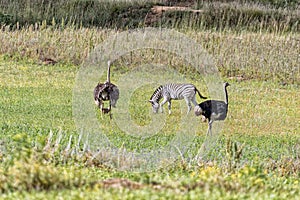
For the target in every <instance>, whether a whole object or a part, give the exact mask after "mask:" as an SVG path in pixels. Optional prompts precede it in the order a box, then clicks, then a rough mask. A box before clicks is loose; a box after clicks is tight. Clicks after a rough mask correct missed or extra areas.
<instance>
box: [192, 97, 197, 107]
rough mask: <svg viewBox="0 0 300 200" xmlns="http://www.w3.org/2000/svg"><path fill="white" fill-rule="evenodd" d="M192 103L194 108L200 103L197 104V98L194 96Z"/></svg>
mask: <svg viewBox="0 0 300 200" xmlns="http://www.w3.org/2000/svg"><path fill="white" fill-rule="evenodd" d="M192 103H193V104H194V106H198V103H197V101H196V96H194V97H193V98H192Z"/></svg>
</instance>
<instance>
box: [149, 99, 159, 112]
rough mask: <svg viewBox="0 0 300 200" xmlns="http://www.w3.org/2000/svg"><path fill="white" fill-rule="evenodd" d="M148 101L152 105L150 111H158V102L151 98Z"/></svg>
mask: <svg viewBox="0 0 300 200" xmlns="http://www.w3.org/2000/svg"><path fill="white" fill-rule="evenodd" d="M149 102H150V103H151V105H152V111H153V112H154V113H157V112H158V109H159V103H158V102H156V101H154V100H152V99H150V100H149Z"/></svg>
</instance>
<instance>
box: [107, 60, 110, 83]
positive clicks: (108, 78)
mask: <svg viewBox="0 0 300 200" xmlns="http://www.w3.org/2000/svg"><path fill="white" fill-rule="evenodd" d="M107 82H109V83H110V61H108V69H107Z"/></svg>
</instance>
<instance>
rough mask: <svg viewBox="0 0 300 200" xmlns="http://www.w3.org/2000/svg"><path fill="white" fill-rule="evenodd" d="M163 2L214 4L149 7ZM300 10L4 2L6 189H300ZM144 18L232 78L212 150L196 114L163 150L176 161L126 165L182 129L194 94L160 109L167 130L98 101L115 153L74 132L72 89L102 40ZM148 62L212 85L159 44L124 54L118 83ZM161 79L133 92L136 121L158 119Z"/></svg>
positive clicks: (127, 195)
mask: <svg viewBox="0 0 300 200" xmlns="http://www.w3.org/2000/svg"><path fill="white" fill-rule="evenodd" d="M155 5H166V6H186V5H188V6H190V8H192V9H200V10H204V11H205V12H203V13H194V12H190V11H166V12H163V13H159V12H154V11H151V9H153V6H155ZM299 18H300V14H299V2H298V1H296V0H291V1H286V0H259V1H258V0H243V1H242V0H241V1H238V0H236V1H233V0H222V1H212V0H211V1H183V0H182V1H181V0H177V1H134V2H133V1H132V2H126V3H125V2H114V1H96V0H87V1H85V0H72V1H62V0H57V1H54V0H43V1H37V0H35V1H34V0H16V1H12V0H0V23H1V34H0V97H1V98H0V111H1V112H0V194H1V197H0V198H4V199H21V198H23V199H24V198H26V199H33V198H34V199H46V198H48V199H54V198H57V199H297V198H298V197H299V195H300V187H299V186H300V182H299V178H300V167H299V166H300V165H299V164H300V136H299V133H300V124H299V123H298V122H299V121H300V110H299V109H298V108H299V107H300V89H299V87H300V66H299V63H300V57H299V49H300V41H299V38H300V34H299ZM145 26H154V27H168V28H175V29H176V30H178V31H179V32H181V33H184V34H186V35H187V36H188V37H190V38H191V39H192V40H195V41H197V42H199V43H200V44H201V45H202V46H203V47H204V48H205V49H206V50H207V51H208V53H209V54H210V55H212V57H213V58H214V61H215V65H216V66H217V68H218V69H219V71H220V74H221V77H222V79H223V80H225V81H228V82H230V83H231V86H230V87H229V88H228V92H229V102H230V104H229V114H228V117H227V119H226V121H225V123H224V126H223V129H222V131H221V132H220V134H219V135H218V137H213V138H212V139H213V140H215V141H216V143H214V145H212V149H210V151H208V152H206V154H204V156H203V157H200V158H199V157H198V150H199V149H200V148H201V147H202V144H203V141H204V139H205V133H206V128H207V123H201V119H200V118H196V117H194V116H193V114H191V124H197V125H196V130H197V133H196V134H195V135H194V138H193V140H192V144H191V145H190V146H189V148H187V150H186V151H185V152H181V151H180V149H179V150H178V158H177V159H176V160H175V161H174V162H173V160H172V161H170V160H166V163H168V162H171V164H170V163H169V164H166V165H163V166H162V167H160V168H155V169H156V170H154V171H150V172H145V171H144V172H141V173H136V172H132V171H130V170H129V171H127V170H124V169H127V168H126V167H129V168H130V167H131V166H132V165H133V166H135V167H137V168H139V166H142V163H139V162H134V163H132V162H130V161H131V160H130V158H128V157H126V155H127V154H125V153H126V152H130V151H133V152H142V151H143V150H144V149H148V150H150V151H151V150H155V149H157V148H159V147H161V146H165V145H167V144H168V143H169V141H170V140H172V139H173V138H174V137H175V135H176V132H178V130H181V129H180V123H181V120H182V118H183V117H184V116H185V111H186V110H185V109H186V107H185V104H184V103H183V104H180V103H179V102H178V101H177V102H176V101H175V102H174V103H173V105H172V110H173V113H172V115H170V116H167V115H164V114H160V116H166V123H165V124H164V128H163V129H161V130H160V131H159V132H158V133H157V134H154V135H151V136H149V137H145V138H143V137H133V136H132V135H130V134H126V133H124V132H123V131H122V130H121V129H120V128H119V127H118V124H117V123H116V122H115V121H114V120H110V119H109V116H107V115H105V116H103V117H101V115H100V113H99V110H97V108H96V107H95V105H94V104H93V102H92V101H91V102H92V104H91V106H92V107H93V108H94V107H95V109H94V113H95V117H96V118H97V120H98V121H99V123H100V124H101V130H102V131H103V132H104V133H105V134H106V136H107V138H108V139H109V140H110V141H111V143H112V145H113V147H115V148H116V149H115V152H113V153H112V152H110V151H106V149H104V148H102V149H101V147H99V149H97V151H96V150H93V149H89V144H91V142H92V141H91V140H85V138H84V137H83V135H84V134H85V133H82V132H77V129H76V126H75V123H74V118H73V114H72V103H73V102H74V99H73V96H72V95H73V93H72V92H73V90H74V84H75V79H76V74H77V73H78V71H79V69H81V68H80V67H81V64H82V63H83V61H85V60H86V58H87V57H88V55H89V54H90V53H91V52H92V51H93V49H94V48H95V47H97V46H98V45H99V44H101V43H102V42H103V41H106V40H107V38H109V37H110V36H111V35H113V34H117V33H119V32H120V31H123V30H127V29H130V28H137V27H145ZM179 42H180V41H179ZM49 60H50V61H51V62H49ZM144 63H160V64H163V65H165V66H168V67H169V68H171V69H173V70H176V71H178V72H180V73H181V75H182V76H183V77H184V78H186V79H187V80H188V81H190V82H192V83H194V84H195V85H196V86H197V87H199V88H200V89H201V93H203V94H205V95H209V91H208V89H207V88H206V87H205V83H204V82H203V79H202V75H201V74H200V73H198V72H196V71H195V69H194V68H192V66H190V64H189V63H187V62H186V61H185V60H183V59H181V58H179V57H178V56H177V55H174V54H171V53H167V52H163V51H159V50H156V51H153V50H152V49H145V50H141V51H133V52H131V53H130V55H124V56H122V57H121V58H119V59H118V60H117V61H116V62H114V63H113V65H112V72H113V73H112V81H113V82H115V83H117V84H118V83H120V79H121V78H122V77H123V76H124V75H126V74H130V72H131V71H133V70H135V69H137V68H138V67H137V66H139V65H142V64H144ZM99 80H100V81H104V80H105V76H104V77H99ZM95 84H96V83H95ZM156 87H157V85H151V84H145V85H143V87H140V88H136V90H135V91H134V93H133V94H132V96H131V99H130V102H129V108H128V112H130V115H131V120H132V121H133V122H134V123H136V124H138V125H141V126H143V125H147V124H149V123H150V122H151V115H152V114H151V113H150V109H151V108H150V105H148V103H145V100H147V99H148V98H149V97H150V95H151V94H152V92H153V89H154V88H156ZM92 89H93V88H91V91H92ZM91 93H92V92H91ZM123 94H124V93H123ZM121 95H122V91H121ZM91 98H92V96H91ZM197 100H198V101H200V99H197ZM120 105H122V102H121V101H120V102H119V103H118V105H117V106H120ZM118 109H119V108H118V107H117V108H115V109H114V110H113V116H116V115H117V112H118V111H119V110H118ZM162 118H163V117H162ZM113 119H116V118H115V117H113ZM149 131H151V130H149ZM187 132H188V131H187ZM184 133H186V132H184ZM212 143H213V142H212ZM124 152H125V153H124ZM146 164H148V165H151V163H146ZM120 169H123V170H120Z"/></svg>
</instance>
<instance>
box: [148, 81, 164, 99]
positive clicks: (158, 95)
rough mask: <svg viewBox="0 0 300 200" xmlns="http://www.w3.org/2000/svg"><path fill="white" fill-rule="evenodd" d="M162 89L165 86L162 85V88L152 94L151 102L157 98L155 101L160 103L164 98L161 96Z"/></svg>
mask: <svg viewBox="0 0 300 200" xmlns="http://www.w3.org/2000/svg"><path fill="white" fill-rule="evenodd" d="M162 89H163V86H162V85H160V86H159V87H158V88H157V89H156V90H155V91H154V92H153V94H152V96H151V98H150V100H154V99H153V97H156V99H155V100H156V101H157V102H158V101H159V100H160V99H161V98H162V94H161V92H162Z"/></svg>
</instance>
